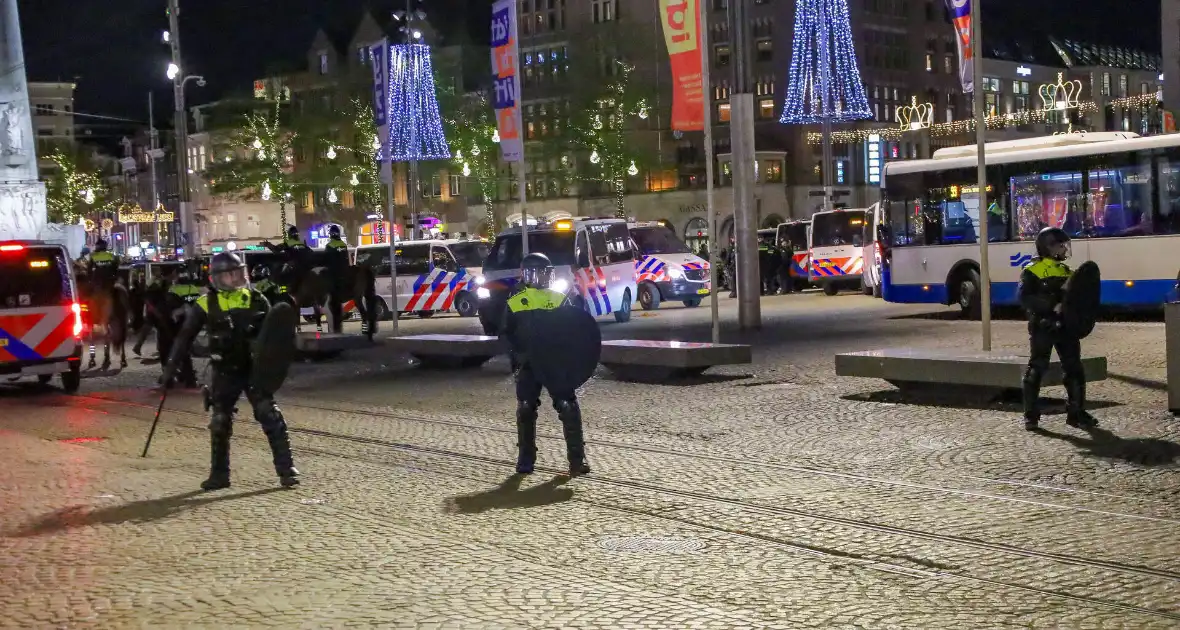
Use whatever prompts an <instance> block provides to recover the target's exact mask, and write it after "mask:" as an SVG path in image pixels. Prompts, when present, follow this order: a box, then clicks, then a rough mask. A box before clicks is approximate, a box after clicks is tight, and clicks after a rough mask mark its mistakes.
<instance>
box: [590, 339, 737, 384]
mask: <svg viewBox="0 0 1180 630" xmlns="http://www.w3.org/2000/svg"><path fill="white" fill-rule="evenodd" d="M598 361H599V363H601V364H602V365H604V366H606V368H607V369H609V370H610V371H611V372H613V373H614V374H615V376H617V377H618V378H619V379H621V380H634V381H656V380H664V379H668V378H685V377H694V376H700V375H701V374H703V373H704V371H705V370H707V369H709V368H711V367H713V366H715V365H745V364H749V363H751V362H752V361H753V358H752V356H751V354H750V346H746V345H737V344H725V343H721V344H712V343H695V342H690V341H647V340H632V339H626V340H614V341H603V342H602V357H601V358H600V359H599V360H598Z"/></svg>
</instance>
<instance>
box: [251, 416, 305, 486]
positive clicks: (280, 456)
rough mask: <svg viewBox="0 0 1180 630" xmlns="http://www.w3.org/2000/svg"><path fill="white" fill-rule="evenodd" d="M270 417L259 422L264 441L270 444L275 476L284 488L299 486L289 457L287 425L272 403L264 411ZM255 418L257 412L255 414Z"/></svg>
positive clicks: (289, 444)
mask: <svg viewBox="0 0 1180 630" xmlns="http://www.w3.org/2000/svg"><path fill="white" fill-rule="evenodd" d="M265 413H266V414H268V415H270V417H267V418H266V419H265V421H263V422H261V424H262V430H263V431H264V432H265V433H266V441H267V442H270V453H271V456H272V457H273V458H274V465H275V474H276V475H278V476H279V483H280V484H282V486H283V487H284V488H291V487H294V486H297V485H299V471H298V470H296V468H295V462H294V461H293V460H292V457H291V440H290V438H288V437H287V423H286V421H284V420H283V414H282V413H280V412H279V410H278V407H275V406H274V403H270V409H267V410H266V411H265ZM255 414H256V417H257V411H256V412H255ZM260 420H261V418H260Z"/></svg>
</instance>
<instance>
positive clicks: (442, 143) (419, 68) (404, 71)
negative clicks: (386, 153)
mask: <svg viewBox="0 0 1180 630" xmlns="http://www.w3.org/2000/svg"><path fill="white" fill-rule="evenodd" d="M388 111H389V149H390V158H391V159H392V160H393V161H394V162H409V161H417V160H449V159H451V149H450V147H449V146H447V139H446V136H444V135H443V123H442V117H441V116H439V113H438V98H437V97H436V95H435V91H434V68H433V67H432V64H431V63H430V47H429V46H427V45H425V44H398V45H395V46H391V47H390V56H389V110H388Z"/></svg>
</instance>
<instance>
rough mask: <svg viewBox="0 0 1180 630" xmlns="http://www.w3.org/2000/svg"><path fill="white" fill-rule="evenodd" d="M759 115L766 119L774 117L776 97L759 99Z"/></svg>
mask: <svg viewBox="0 0 1180 630" xmlns="http://www.w3.org/2000/svg"><path fill="white" fill-rule="evenodd" d="M758 117H759V118H764V119H771V118H774V99H773V98H764V99H762V100H760V101H758Z"/></svg>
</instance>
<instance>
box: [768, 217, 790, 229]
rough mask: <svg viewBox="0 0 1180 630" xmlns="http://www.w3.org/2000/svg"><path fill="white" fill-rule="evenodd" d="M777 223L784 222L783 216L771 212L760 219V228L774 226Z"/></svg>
mask: <svg viewBox="0 0 1180 630" xmlns="http://www.w3.org/2000/svg"><path fill="white" fill-rule="evenodd" d="M779 223H786V221H783V218H782V217H780V216H779V215H777V214H772V215H770V216H768V217H766V218H765V219H763V220H762V228H763V229H765V228H776V227H778V224H779Z"/></svg>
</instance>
